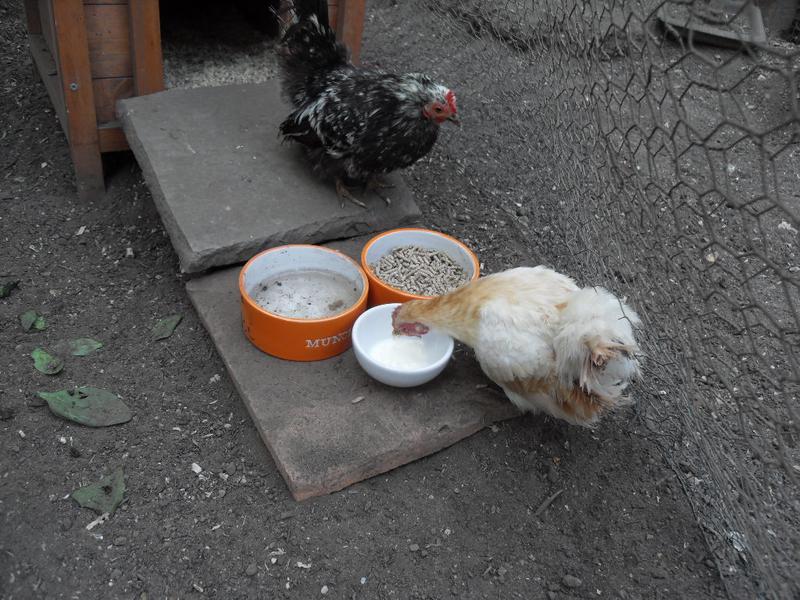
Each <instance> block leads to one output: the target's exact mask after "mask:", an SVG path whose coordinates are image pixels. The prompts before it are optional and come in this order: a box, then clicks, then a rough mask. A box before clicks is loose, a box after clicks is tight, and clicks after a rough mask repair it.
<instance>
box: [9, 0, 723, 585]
mask: <svg viewBox="0 0 800 600" xmlns="http://www.w3.org/2000/svg"><path fill="white" fill-rule="evenodd" d="M20 5H21V3H20V2H10V1H8V0H2V1H0V82H1V83H0V86H2V94H0V125H2V130H1V131H0V142H1V145H0V165H1V166H2V171H0V202H1V204H0V207H1V209H0V247H1V248H2V252H0V278H2V279H4V280H7V279H18V280H19V281H20V284H19V289H18V290H16V291H15V292H14V293H13V294H12V295H11V296H10V297H8V298H6V299H3V300H0V323H1V325H0V327H2V342H1V343H0V373H2V376H0V482H2V483H0V515H2V522H0V596H2V597H3V598H8V599H9V600H10V599H17V598H137V599H144V598H200V597H210V598H303V599H305V598H316V597H321V596H323V595H325V596H326V597H330V598H348V599H349V598H402V599H405V598H413V599H438V598H448V597H454V598H525V599H537V598H590V597H591V598H717V597H722V596H723V592H722V588H721V585H720V582H719V579H718V577H717V574H716V572H715V569H714V566H713V562H711V560H710V558H709V557H710V555H709V553H708V549H707V548H706V546H705V543H704V540H703V538H702V536H701V533H700V531H699V530H698V528H697V526H696V524H695V519H694V516H693V514H692V511H691V509H690V507H689V504H688V502H687V500H686V498H685V496H684V495H683V492H682V491H681V487H680V485H679V483H678V481H677V479H676V477H675V475H674V473H673V472H672V471H671V470H669V469H668V468H667V467H666V466H665V463H664V461H663V460H662V457H661V456H660V454H659V451H658V449H657V447H656V445H655V444H654V443H653V442H652V441H651V440H649V439H648V437H647V436H646V435H644V433H643V431H644V430H643V428H642V427H641V423H640V422H639V421H638V419H637V411H636V409H635V408H633V409H631V410H629V411H626V412H624V413H621V414H619V415H618V416H617V417H616V418H613V419H610V420H608V421H606V422H605V423H603V424H602V425H601V426H600V427H599V428H598V429H597V430H594V431H590V430H587V429H580V428H576V427H570V426H567V425H565V424H562V423H558V422H555V421H552V420H550V419H546V418H542V417H532V416H527V417H524V418H519V419H516V420H514V421H511V422H507V423H505V424H502V425H500V426H498V427H495V428H492V429H487V430H484V431H482V432H481V433H479V434H477V435H475V436H473V437H471V438H470V439H467V440H465V441H463V442H461V443H459V444H457V445H455V446H454V447H451V448H449V449H447V450H445V451H442V452H440V453H438V454H436V455H434V456H431V457H429V458H427V459H425V460H420V461H417V462H415V463H413V464H410V465H408V466H405V467H403V468H400V469H397V470H395V471H393V472H390V473H387V474H386V475H384V476H380V477H376V478H374V479H372V480H369V481H366V482H363V483H360V484H357V485H354V486H352V487H351V488H349V489H347V490H345V491H343V492H340V493H337V494H334V495H332V496H328V497H323V498H318V499H314V500H310V501H307V502H304V503H301V504H298V503H296V502H294V501H293V500H292V498H291V497H290V495H289V493H288V491H287V489H286V487H285V485H284V483H283V480H282V479H281V476H280V474H279V473H278V472H277V470H276V468H275V466H274V464H273V463H272V461H271V459H270V456H269V454H268V453H267V451H266V449H265V447H264V445H263V444H262V443H261V441H260V439H259V438H258V435H257V433H256V430H255V428H254V426H253V424H252V423H251V422H250V420H249V418H248V416H247V414H246V411H245V409H244V407H243V405H242V404H241V402H240V401H239V399H238V397H237V395H236V393H235V391H234V389H233V386H232V384H231V382H230V380H229V379H228V377H227V375H226V373H225V371H224V368H223V365H222V362H221V360H220V359H219V357H218V356H217V355H216V352H215V350H214V347H213V346H212V344H211V342H210V340H209V337H208V336H207V334H206V333H205V331H204V330H203V328H202V326H201V325H200V323H199V320H198V318H197V315H196V314H195V313H194V311H193V309H192V307H191V305H190V303H189V301H188V299H187V296H186V294H185V291H184V282H183V281H182V279H181V277H180V276H178V275H177V272H178V263H177V259H176V257H175V255H174V253H173V251H172V249H171V246H170V244H169V241H168V239H167V237H166V234H165V232H164V230H163V228H162V226H161V222H160V218H159V216H158V214H157V213H156V211H155V208H154V206H153V204H152V201H151V198H150V196H149V193H148V191H147V189H146V187H145V185H144V183H143V181H142V177H141V174H140V171H139V169H138V167H137V165H136V164H135V162H134V161H133V159H132V158H131V157H130V156H129V155H121V156H119V157H114V158H113V160H111V161H110V162H109V173H110V178H109V189H108V194H107V197H106V198H104V199H103V200H102V201H100V202H96V203H88V202H82V201H80V200H79V199H78V198H77V196H76V191H75V185H74V182H73V174H72V166H71V163H70V160H69V154H68V150H67V146H66V143H65V139H64V135H63V133H62V132H61V130H60V128H59V125H58V123H57V120H56V117H55V115H54V114H53V111H52V108H51V106H50V103H49V100H48V98H47V95H46V92H45V90H44V87H43V86H42V84H41V83H40V81H38V79H36V78H35V77H34V74H33V67H32V65H31V61H30V58H29V56H28V52H27V42H26V39H25V37H24V35H23V27H22V24H21V21H20V14H21V6H20ZM407 16H408V15H406V14H403V12H402V10H401V9H399V8H395V7H393V6H392V5H391V3H388V2H381V3H378V4H373V5H372V6H371V7H370V15H369V17H370V18H369V22H368V27H367V32H366V38H365V57H366V59H367V60H368V61H372V62H378V61H383V62H386V63H388V64H391V62H392V61H399V60H400V58H399V57H400V54H401V53H402V52H403V51H407V50H408V48H402V47H401V46H400V45H399V44H397V43H396V39H395V38H396V37H397V35H398V34H397V32H398V31H400V28H401V26H402V23H403V19H404V18H406V17H407ZM387 27H388V28H389V29H388V31H390V32H393V33H390V34H386V31H387V29H386V28H387ZM465 143H469V138H462V139H461V140H456V139H455V138H453V137H452V136H450V135H448V136H445V137H444V138H443V140H442V143H441V144H440V147H439V148H438V149H437V151H436V153H435V154H434V155H433V156H432V158H431V160H430V161H427V162H426V163H424V164H421V165H419V167H417V168H414V169H412V170H411V171H409V173H408V174H407V176H408V180H409V181H410V182H411V183H412V185H413V186H414V188H415V191H416V192H417V196H418V201H419V203H420V205H421V207H422V210H423V212H424V215H425V220H426V222H427V223H428V224H430V225H433V226H437V227H440V228H442V229H445V230H447V231H449V232H450V233H453V234H455V235H457V236H460V237H462V238H465V239H468V240H472V242H473V243H474V244H475V245H476V246H477V249H478V251H479V253H480V255H481V257H482V259H483V260H484V262H485V263H486V268H487V271H493V270H497V269H499V268H502V267H505V266H512V265H517V264H524V263H528V264H531V263H536V262H537V257H536V256H534V255H531V254H530V251H529V250H528V246H527V245H526V243H525V240H524V239H520V238H519V236H518V235H517V234H515V233H514V231H516V230H513V229H511V228H508V227H505V226H504V225H505V222H504V221H505V220H507V218H508V217H507V215H505V213H501V212H500V211H499V209H498V207H497V206H495V204H493V203H492V202H486V201H485V200H484V199H482V198H475V197H469V196H468V195H466V194H464V197H463V198H462V197H460V196H459V197H458V198H455V196H453V195H451V193H450V192H449V191H448V189H447V188H445V187H442V186H443V185H445V184H446V183H447V178H444V179H442V178H438V177H435V175H437V174H439V173H440V170H441V169H442V168H443V165H445V164H447V163H448V161H450V159H453V158H454V157H457V155H458V154H459V153H461V152H463V151H464V149H463V147H460V144H465ZM503 215H505V216H503ZM531 218H546V216H542V215H539V216H538V217H537V216H532V217H531ZM31 308H32V309H36V310H37V311H38V312H40V313H41V314H43V315H44V316H45V318H46V320H47V323H48V327H47V329H46V330H45V331H43V332H37V333H27V332H25V331H23V330H22V329H21V327H20V325H19V321H18V315H19V314H20V313H22V312H23V311H25V310H27V309H31ZM174 313H178V314H182V315H183V321H182V322H181V324H180V325H179V326H178V328H177V330H176V332H175V333H174V335H172V337H170V338H168V339H167V340H164V341H161V342H153V341H151V339H150V336H149V331H150V328H151V327H152V325H153V324H154V323H155V321H156V320H157V319H159V318H161V317H164V316H166V315H170V314H174ZM84 336H86V337H93V338H96V339H98V340H100V341H102V342H103V344H104V347H103V348H102V349H101V350H99V351H98V352H96V353H95V354H92V355H90V356H87V357H82V358H79V357H72V356H67V355H64V357H65V367H64V370H63V372H62V373H61V374H59V375H57V376H54V377H47V376H45V375H41V374H39V373H37V372H36V371H35V370H34V368H33V364H32V360H31V358H30V352H31V350H32V349H33V348H34V347H37V346H41V347H44V348H49V349H58V348H59V347H61V345H63V344H64V343H65V342H66V341H67V340H71V339H74V338H77V337H84ZM73 385H93V386H96V387H103V388H107V389H109V390H113V391H114V392H116V393H118V394H119V395H120V396H121V397H122V398H123V400H124V401H125V402H126V403H127V404H128V405H129V406H130V407H131V408H132V409H133V411H134V413H135V416H134V418H133V420H131V421H130V422H128V423H126V424H124V425H120V426H116V427H111V428H104V429H90V428H86V427H81V426H78V425H75V424H71V423H69V422H67V421H64V420H61V419H59V418H56V417H55V416H54V415H52V414H51V413H50V412H49V410H48V409H47V407H46V406H43V405H42V402H41V401H40V400H38V399H37V397H36V392H37V391H43V390H44V391H52V390H56V389H61V388H65V387H69V386H73ZM192 463H197V464H198V465H200V466H201V467H202V468H203V472H202V475H203V476H205V477H206V478H205V479H204V478H201V477H199V476H198V475H197V474H195V473H194V472H193V471H192V468H191V465H192ZM117 467H122V468H123V469H124V472H125V479H126V486H127V492H126V500H125V502H124V504H123V505H122V506H121V507H120V509H119V510H118V511H117V513H116V514H115V515H114V516H113V517H112V518H111V519H110V520H109V521H108V522H106V523H104V524H101V525H99V526H97V527H95V528H94V529H92V530H91V531H88V530H87V529H86V525H87V524H89V523H90V522H91V521H92V520H93V519H94V518H95V517H96V515H95V514H94V513H92V512H91V511H89V510H86V509H82V508H80V507H79V506H77V505H76V503H75V502H74V501H73V500H71V499H69V498H68V495H69V494H70V493H71V492H72V491H73V490H75V489H76V488H78V487H80V486H82V485H85V484H86V483H89V482H93V481H97V480H98V479H99V478H100V477H101V476H103V475H106V474H108V473H110V472H111V471H113V470H114V469H115V468H117ZM556 492H560V494H559V495H558V496H557V497H556V499H555V500H554V501H553V502H552V503H551V504H550V505H549V506H546V507H544V508H540V507H542V506H543V503H545V501H546V500H547V499H548V498H550V497H551V496H552V495H553V494H555V493H556ZM323 591H324V592H326V593H325V594H323Z"/></svg>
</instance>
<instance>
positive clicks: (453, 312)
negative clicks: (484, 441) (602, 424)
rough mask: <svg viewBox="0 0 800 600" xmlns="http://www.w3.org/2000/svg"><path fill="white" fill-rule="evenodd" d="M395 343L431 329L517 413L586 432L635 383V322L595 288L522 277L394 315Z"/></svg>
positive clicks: (493, 280) (499, 277)
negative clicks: (542, 415) (471, 354)
mask: <svg viewBox="0 0 800 600" xmlns="http://www.w3.org/2000/svg"><path fill="white" fill-rule="evenodd" d="M392 322H393V327H394V331H395V333H396V334H399V335H424V334H425V333H427V331H428V329H429V328H436V329H438V330H440V331H443V332H446V333H448V334H450V335H451V336H452V337H454V338H455V339H457V340H459V341H461V342H463V343H465V344H467V345H468V346H471V347H472V348H473V349H474V350H475V356H476V358H477V359H478V362H479V363H480V365H481V368H482V369H483V371H484V373H486V375H487V376H488V377H489V378H490V379H491V380H492V381H494V382H495V383H497V384H498V385H499V386H500V387H502V388H503V390H504V391H505V393H506V395H507V396H508V398H509V399H510V400H511V401H512V402H513V403H514V404H515V405H516V406H517V407H519V408H520V409H522V410H523V411H533V412H538V411H543V412H546V413H548V414H550V415H552V416H554V417H557V418H559V419H564V420H565V421H569V422H570V423H575V424H580V425H591V424H593V423H595V422H597V420H598V419H599V418H600V417H601V416H602V415H603V414H604V413H607V412H609V411H611V410H613V409H615V408H617V407H619V406H622V405H624V404H627V403H629V399H628V398H627V397H626V396H625V395H624V392H625V389H626V388H627V387H628V385H629V383H630V382H631V381H632V380H633V379H634V378H636V377H637V376H638V375H639V358H638V355H639V347H638V345H637V344H636V340H635V338H634V328H635V327H636V326H638V325H639V317H638V315H637V314H636V313H635V312H634V311H633V310H632V309H631V308H630V307H628V306H627V305H626V304H625V303H624V302H622V301H621V300H619V299H618V298H617V297H615V296H614V295H613V294H611V293H610V292H608V291H606V290H604V289H602V288H584V289H581V288H579V287H578V286H577V285H576V284H575V282H574V281H573V280H572V279H570V278H569V277H567V276H565V275H561V274H560V273H556V272H555V271H552V270H550V269H547V268H545V267H533V268H529V267H520V268H516V269H510V270H508V271H504V272H502V273H496V274H494V275H489V276H487V277H483V278H481V279H478V280H476V281H473V282H471V283H469V284H467V285H465V286H463V287H461V288H459V289H457V290H455V291H454V292H451V293H449V294H446V295H444V296H439V297H437V298H433V299H431V300H412V301H410V302H407V303H405V304H403V305H401V306H399V307H398V308H397V309H396V310H395V312H394V314H393V318H392Z"/></svg>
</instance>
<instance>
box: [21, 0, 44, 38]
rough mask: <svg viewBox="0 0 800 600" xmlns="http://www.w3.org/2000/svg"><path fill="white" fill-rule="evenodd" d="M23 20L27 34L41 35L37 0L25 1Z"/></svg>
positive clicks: (40, 19) (40, 20)
mask: <svg viewBox="0 0 800 600" xmlns="http://www.w3.org/2000/svg"><path fill="white" fill-rule="evenodd" d="M25 19H26V21H27V24H28V33H33V34H38V33H42V17H41V15H40V14H39V0H25Z"/></svg>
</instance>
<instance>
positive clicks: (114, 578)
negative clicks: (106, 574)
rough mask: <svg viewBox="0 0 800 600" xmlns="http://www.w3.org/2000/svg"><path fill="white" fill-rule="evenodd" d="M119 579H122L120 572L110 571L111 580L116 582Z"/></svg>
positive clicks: (117, 570) (116, 570)
mask: <svg viewBox="0 0 800 600" xmlns="http://www.w3.org/2000/svg"><path fill="white" fill-rule="evenodd" d="M120 577H122V571H120V570H119V569H114V570H113V571H111V579H113V580H115V581H116V580H117V579H119V578H120Z"/></svg>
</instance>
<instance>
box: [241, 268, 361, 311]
mask: <svg viewBox="0 0 800 600" xmlns="http://www.w3.org/2000/svg"><path fill="white" fill-rule="evenodd" d="M251 295H252V297H253V300H255V302H256V304H258V305H259V306H260V307H261V308H263V309H264V310H267V311H269V312H271V313H274V314H277V315H281V316H282V317H289V318H292V319H324V318H326V317H332V316H334V315H336V314H339V313H340V312H342V311H344V310H346V309H348V308H350V307H351V306H352V305H353V304H355V303H356V302H357V301H358V298H359V296H360V295H361V290H360V289H359V287H358V285H357V284H356V283H355V282H353V281H351V280H350V279H348V278H347V277H345V276H344V275H342V274H340V273H335V272H333V271H328V270H324V269H301V270H295V271H288V272H285V273H279V274H276V275H273V276H272V277H269V278H267V279H264V280H262V281H261V282H259V283H257V284H256V285H255V286H254V289H253V290H252V293H251Z"/></svg>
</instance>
